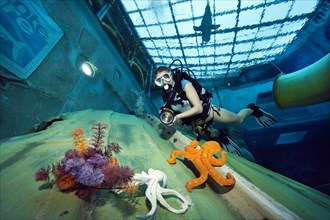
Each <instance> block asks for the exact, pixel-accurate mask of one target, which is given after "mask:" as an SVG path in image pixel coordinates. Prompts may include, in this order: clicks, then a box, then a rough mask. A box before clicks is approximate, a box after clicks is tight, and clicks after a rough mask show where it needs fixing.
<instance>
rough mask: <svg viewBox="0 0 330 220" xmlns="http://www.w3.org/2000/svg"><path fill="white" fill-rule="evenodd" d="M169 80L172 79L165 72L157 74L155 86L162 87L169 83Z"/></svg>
mask: <svg viewBox="0 0 330 220" xmlns="http://www.w3.org/2000/svg"><path fill="white" fill-rule="evenodd" d="M171 79H172V77H171V74H170V73H168V72H165V73H162V74H159V75H158V76H157V78H156V79H155V84H156V85H157V86H164V85H166V84H168V83H170V82H171Z"/></svg>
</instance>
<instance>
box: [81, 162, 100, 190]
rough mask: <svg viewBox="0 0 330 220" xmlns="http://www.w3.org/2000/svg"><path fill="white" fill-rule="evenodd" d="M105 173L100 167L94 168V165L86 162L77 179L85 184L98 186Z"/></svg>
mask: <svg viewBox="0 0 330 220" xmlns="http://www.w3.org/2000/svg"><path fill="white" fill-rule="evenodd" d="M103 180H104V174H103V173H102V170H101V169H100V168H96V169H93V166H91V165H89V164H86V165H84V166H83V167H82V168H81V169H80V172H79V174H78V176H77V181H78V182H79V183H81V184H82V185H85V186H96V185H99V184H101V183H102V182H103Z"/></svg>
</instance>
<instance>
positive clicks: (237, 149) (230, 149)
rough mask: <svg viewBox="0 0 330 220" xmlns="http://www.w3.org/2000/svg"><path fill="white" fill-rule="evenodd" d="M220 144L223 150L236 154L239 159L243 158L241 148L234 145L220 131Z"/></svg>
mask: <svg viewBox="0 0 330 220" xmlns="http://www.w3.org/2000/svg"><path fill="white" fill-rule="evenodd" d="M219 138H220V142H221V144H222V145H221V146H222V147H223V149H225V150H226V151H228V152H229V153H232V154H236V155H238V156H240V157H244V153H243V152H242V151H241V148H240V147H239V146H237V144H235V142H234V141H232V140H231V139H230V138H229V137H228V136H227V135H226V134H225V133H224V132H223V131H220V135H219Z"/></svg>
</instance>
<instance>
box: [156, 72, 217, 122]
mask: <svg viewBox="0 0 330 220" xmlns="http://www.w3.org/2000/svg"><path fill="white" fill-rule="evenodd" d="M172 75H173V81H174V87H173V88H172V89H168V90H165V89H164V88H163V90H162V98H163V101H164V103H165V106H166V107H167V108H170V109H172V111H174V112H175V113H176V114H178V113H180V112H182V111H177V110H176V109H175V108H174V107H173V106H182V107H183V106H184V105H187V103H189V105H190V107H192V106H191V104H190V102H189V100H188V98H187V96H186V93H185V91H183V89H182V84H181V83H182V80H187V81H189V82H190V83H191V84H192V85H193V87H194V88H195V90H196V92H197V94H198V97H199V99H200V100H201V102H202V103H201V104H202V106H203V112H202V113H201V114H198V115H194V116H192V117H189V118H184V119H182V122H183V123H185V124H190V123H191V122H193V121H195V120H197V119H206V118H207V117H208V113H209V110H210V107H211V98H212V94H211V93H209V92H208V91H207V90H206V89H205V88H204V87H203V86H202V85H201V84H200V83H199V82H198V81H197V80H196V79H194V78H192V77H191V76H189V75H188V74H187V73H186V72H181V71H179V70H175V72H174V73H173V74H172Z"/></svg>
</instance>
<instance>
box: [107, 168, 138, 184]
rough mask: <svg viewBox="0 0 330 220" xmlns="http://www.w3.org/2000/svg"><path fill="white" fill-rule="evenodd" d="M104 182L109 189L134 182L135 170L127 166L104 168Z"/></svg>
mask: <svg viewBox="0 0 330 220" xmlns="http://www.w3.org/2000/svg"><path fill="white" fill-rule="evenodd" d="M102 171H103V173H104V182H105V184H106V186H107V187H109V188H112V187H116V186H122V185H124V184H126V183H128V182H129V181H131V180H132V178H133V175H134V173H135V172H134V170H132V169H131V168H129V167H127V166H111V165H110V166H104V167H102Z"/></svg>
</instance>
